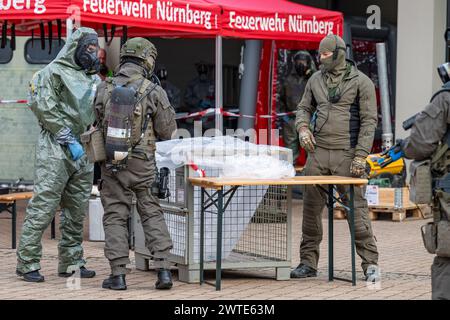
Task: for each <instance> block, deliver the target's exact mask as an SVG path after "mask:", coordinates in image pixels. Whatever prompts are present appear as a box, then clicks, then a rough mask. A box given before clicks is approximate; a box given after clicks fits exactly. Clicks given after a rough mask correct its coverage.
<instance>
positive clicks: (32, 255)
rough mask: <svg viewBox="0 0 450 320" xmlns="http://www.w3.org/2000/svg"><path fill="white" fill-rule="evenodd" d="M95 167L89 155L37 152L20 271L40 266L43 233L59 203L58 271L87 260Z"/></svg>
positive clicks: (25, 223) (19, 258)
mask: <svg viewBox="0 0 450 320" xmlns="http://www.w3.org/2000/svg"><path fill="white" fill-rule="evenodd" d="M58 147H59V146H58ZM93 170H94V167H93V165H92V164H90V163H89V162H88V160H87V157H86V156H84V157H83V158H81V159H80V160H78V161H77V162H74V161H72V160H69V159H60V158H57V157H50V156H48V157H47V156H45V155H44V153H43V152H38V153H37V156H36V172H35V184H34V195H33V198H32V199H31V200H30V202H29V204H28V207H27V210H26V216H25V221H24V224H23V227H22V235H21V237H20V242H19V247H18V249H17V269H18V270H19V271H20V272H22V273H27V272H31V271H34V270H39V269H41V265H40V260H41V257H42V243H41V240H42V235H43V233H44V231H45V230H46V229H47V227H48V226H49V224H50V223H51V221H52V220H53V218H54V216H55V213H56V210H57V208H58V206H60V208H61V219H60V226H59V230H60V232H61V239H60V240H59V244H58V256H59V264H58V272H68V270H69V269H70V267H81V266H83V265H85V264H86V262H85V260H84V259H83V248H82V246H81V243H82V241H83V221H84V218H85V216H86V207H87V204H88V201H89V196H90V194H91V189H92V179H93V174H94V173H93ZM69 271H70V270H69Z"/></svg>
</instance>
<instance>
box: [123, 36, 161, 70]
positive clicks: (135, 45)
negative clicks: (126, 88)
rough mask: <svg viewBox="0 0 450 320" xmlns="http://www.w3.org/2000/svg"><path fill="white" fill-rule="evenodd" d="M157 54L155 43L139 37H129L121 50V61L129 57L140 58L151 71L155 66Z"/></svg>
mask: <svg viewBox="0 0 450 320" xmlns="http://www.w3.org/2000/svg"><path fill="white" fill-rule="evenodd" d="M157 56H158V51H157V50H156V47H155V46H154V45H153V43H151V42H150V41H148V40H147V39H144V38H139V37H138V38H131V39H129V40H128V41H127V42H125V44H124V45H123V46H122V48H121V50H120V61H122V60H124V59H125V58H127V57H131V58H137V59H140V60H142V62H143V64H144V67H145V68H146V69H147V71H148V72H149V73H152V72H153V69H154V68H155V61H156V57H157Z"/></svg>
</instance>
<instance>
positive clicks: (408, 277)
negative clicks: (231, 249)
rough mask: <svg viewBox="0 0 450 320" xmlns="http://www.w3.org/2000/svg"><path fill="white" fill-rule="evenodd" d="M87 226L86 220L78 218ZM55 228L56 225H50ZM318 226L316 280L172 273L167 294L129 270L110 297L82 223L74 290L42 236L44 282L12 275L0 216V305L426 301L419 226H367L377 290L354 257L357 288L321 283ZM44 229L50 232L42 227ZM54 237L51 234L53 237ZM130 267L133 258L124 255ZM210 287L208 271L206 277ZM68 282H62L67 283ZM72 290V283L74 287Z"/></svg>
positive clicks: (340, 270) (345, 250)
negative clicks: (190, 280) (79, 275)
mask: <svg viewBox="0 0 450 320" xmlns="http://www.w3.org/2000/svg"><path fill="white" fill-rule="evenodd" d="M25 206H26V202H20V203H19V219H18V226H19V227H18V234H19V235H20V226H21V224H22V222H23V216H24V211H25ZM301 212H302V202H301V201H299V200H294V206H293V243H292V253H293V254H292V256H293V261H292V267H295V266H296V265H297V264H298V262H299V257H298V246H299V241H300V236H301V231H300V230H301ZM86 220H87V219H86ZM57 222H58V220H57ZM326 222H327V221H326V220H325V219H324V239H323V242H322V245H321V258H320V263H319V274H318V277H317V278H312V279H311V278H309V279H293V280H290V281H276V280H275V279H274V275H275V271H274V269H249V270H226V271H224V272H223V282H222V291H219V292H216V291H215V289H214V288H213V287H211V286H209V285H203V286H200V285H198V284H187V283H182V282H179V281H177V277H178V275H177V271H176V268H174V270H173V274H174V280H175V282H174V287H173V289H172V290H170V291H159V290H156V289H154V282H155V281H156V273H155V272H154V271H147V272H144V271H138V270H135V269H133V270H132V272H131V274H129V275H127V285H128V290H126V291H121V292H116V291H110V290H105V289H102V288H101V283H102V280H103V279H104V278H105V277H107V276H108V275H109V266H108V262H107V260H106V259H105V257H104V255H103V243H102V242H89V241H87V239H88V222H87V221H86V222H85V239H86V241H85V242H84V250H85V257H86V258H87V260H88V265H87V266H88V267H89V268H92V269H95V270H96V271H97V276H96V277H95V278H93V279H82V281H81V283H80V286H79V289H70V288H74V287H75V288H77V287H78V286H74V285H73V282H71V280H70V279H69V280H67V279H65V278H59V277H58V276H57V241H56V240H50V230H47V231H46V232H45V234H44V237H43V239H44V240H43V247H44V252H43V259H42V270H41V272H42V274H43V275H45V282H44V283H37V284H35V283H27V282H24V281H22V280H21V279H19V278H17V277H16V275H15V266H16V253H15V250H12V249H10V245H11V240H10V237H11V221H10V220H9V218H8V216H7V214H5V213H2V214H1V215H0V259H1V260H2V262H3V267H2V268H1V269H0V300H3V299H81V300H95V299H108V300H109V299H119V300H122V299H227V300H228V299H233V300H235V299H236V300H240V299H242V300H244V299H261V300H270V299H370V300H372V299H399V300H405V299H421V300H423V299H425V300H428V299H431V278H430V267H431V263H432V259H433V256H432V255H430V254H428V253H427V252H426V250H425V249H424V247H423V245H422V240H421V236H420V226H421V225H422V224H424V223H425V222H426V221H425V220H414V221H404V222H400V223H399V222H392V221H373V222H372V224H373V229H374V233H375V235H376V237H377V241H378V247H379V251H380V261H379V263H380V268H381V272H382V281H381V283H380V284H379V286H375V287H374V286H367V285H366V283H365V282H364V281H363V274H362V271H361V269H360V267H359V264H360V259H359V257H357V260H356V262H357V267H358V274H357V279H358V283H357V285H356V286H355V287H353V286H352V285H351V284H350V283H347V282H341V281H334V282H328V278H327V277H328V276H327V272H328V271H327V270H328V269H327V261H328V260H327V243H328V238H327V228H326V227H325V226H326ZM49 229H50V228H49ZM334 232H335V269H336V275H337V276H342V277H347V278H350V275H351V274H350V270H351V266H350V249H349V241H350V240H349V239H350V238H349V232H348V225H347V222H346V221H343V220H337V221H335V231H334ZM57 237H58V233H57ZM131 258H132V263H134V255H133V253H131ZM206 277H207V279H209V280H211V281H213V279H214V272H208V273H207V274H206ZM67 281H69V282H67ZM75 284H76V283H75Z"/></svg>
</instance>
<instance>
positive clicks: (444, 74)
mask: <svg viewBox="0 0 450 320" xmlns="http://www.w3.org/2000/svg"><path fill="white" fill-rule="evenodd" d="M437 71H438V73H439V77H440V78H441V80H442V83H447V82H449V81H450V62H446V63H443V64H441V65H440V66H439V67H438V68H437Z"/></svg>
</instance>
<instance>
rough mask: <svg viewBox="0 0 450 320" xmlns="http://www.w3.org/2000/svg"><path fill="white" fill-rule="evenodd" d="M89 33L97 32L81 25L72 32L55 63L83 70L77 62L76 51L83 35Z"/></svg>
mask: <svg viewBox="0 0 450 320" xmlns="http://www.w3.org/2000/svg"><path fill="white" fill-rule="evenodd" d="M88 34H95V35H97V32H95V30H94V29H91V28H85V27H81V28H78V29H77V30H76V31H74V32H73V33H72V36H71V37H70V38H69V39H68V40H67V42H66V44H65V45H64V47H63V48H62V49H61V51H60V52H59V53H58V56H57V57H56V59H55V60H54V63H58V64H62V65H64V66H67V67H70V68H73V69H75V70H81V69H82V68H81V67H80V66H79V65H78V64H77V63H76V62H75V51H76V50H77V46H78V42H79V41H80V39H81V38H82V37H84V36H85V35H88Z"/></svg>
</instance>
